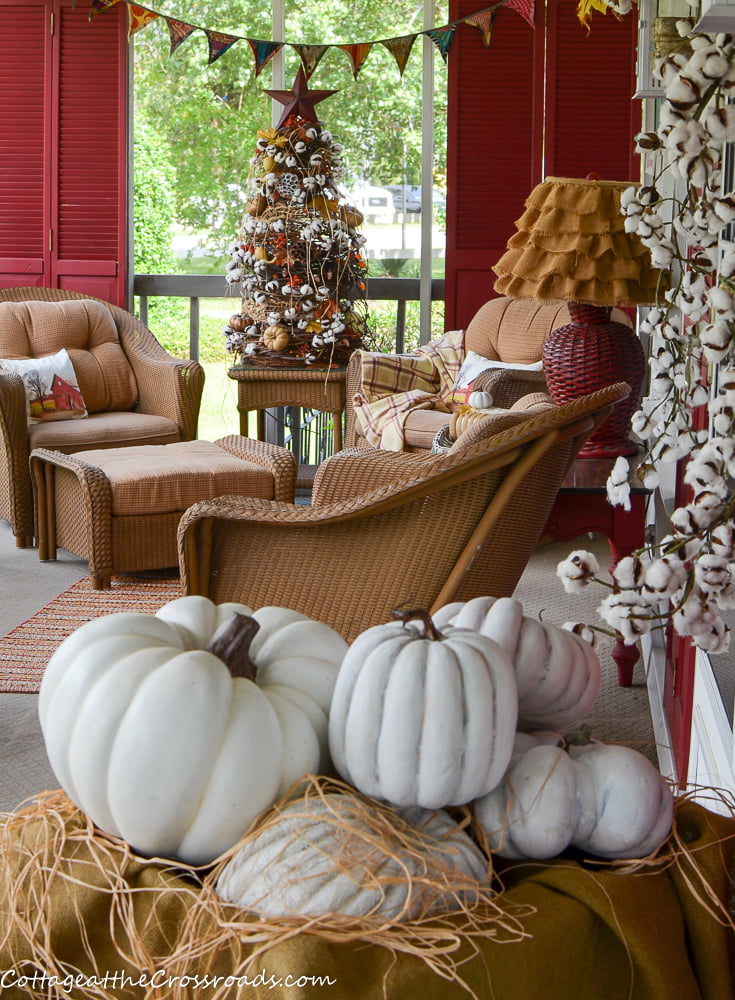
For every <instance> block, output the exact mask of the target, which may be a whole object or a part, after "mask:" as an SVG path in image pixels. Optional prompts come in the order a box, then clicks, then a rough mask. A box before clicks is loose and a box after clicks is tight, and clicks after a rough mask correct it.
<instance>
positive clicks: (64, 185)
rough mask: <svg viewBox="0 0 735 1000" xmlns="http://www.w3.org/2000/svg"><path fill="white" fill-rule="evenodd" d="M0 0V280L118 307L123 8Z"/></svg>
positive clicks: (122, 248) (122, 226)
mask: <svg viewBox="0 0 735 1000" xmlns="http://www.w3.org/2000/svg"><path fill="white" fill-rule="evenodd" d="M88 12H89V3H88V2H86V3H85V2H83V0H77V3H76V6H73V4H72V2H59V0H26V2H25V3H17V2H10V0H0V93H1V94H2V101H1V102H0V286H2V287H8V286H13V285H28V284H33V285H45V286H47V287H60V288H69V289H73V290H77V291H81V292H86V293H89V294H90V295H99V296H100V297H101V298H105V299H108V300H110V301H112V302H115V303H117V304H119V305H123V306H124V305H125V303H126V298H127V296H126V293H127V288H126V257H127V222H126V218H127V110H126V104H127V38H126V31H127V20H126V14H127V7H126V5H125V4H120V5H119V7H114V8H112V9H111V10H110V11H107V12H105V13H103V14H100V15H99V16H98V17H96V18H95V19H94V20H93V21H91V22H90V21H89V19H88Z"/></svg>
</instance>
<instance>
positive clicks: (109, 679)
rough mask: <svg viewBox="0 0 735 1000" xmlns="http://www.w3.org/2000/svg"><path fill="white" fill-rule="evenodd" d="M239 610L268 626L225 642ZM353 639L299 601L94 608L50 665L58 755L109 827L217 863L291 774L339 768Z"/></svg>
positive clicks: (48, 737)
mask: <svg viewBox="0 0 735 1000" xmlns="http://www.w3.org/2000/svg"><path fill="white" fill-rule="evenodd" d="M236 615H238V616H245V617H244V618H242V617H241V618H235V616H236ZM251 616H252V617H251ZM253 621H254V622H255V623H256V624H255V625H252V624H251V625H250V626H248V624H247V623H252V622H253ZM230 622H233V623H234V622H240V623H241V624H243V625H245V631H246V632H247V631H248V630H249V629H251V630H254V629H256V627H257V632H256V633H255V636H254V638H253V637H252V635H246V636H245V637H244V640H243V641H242V642H241V643H240V645H239V649H238V642H239V641H240V640H239V639H238V641H236V642H235V648H234V649H229V650H227V649H222V648H221V646H222V640H221V635H222V633H223V631H224V632H228V631H229V630H230V629H231V626H230V625H229V624H228V623H230ZM218 630H219V632H218ZM346 650H347V644H346V642H345V641H344V640H343V639H342V638H341V636H339V635H338V634H337V633H336V632H335V631H334V630H333V629H331V628H329V626H327V625H323V624H321V623H319V622H315V621H312V620H310V619H309V618H307V617H306V616H305V615H302V614H299V613H298V612H295V611H289V610H287V609H284V608H272V607H270V608H261V609H260V610H259V611H257V612H255V613H253V612H252V611H251V610H250V609H249V608H247V607H246V606H245V605H241V604H222V605H215V604H213V603H212V602H211V601H209V600H207V599H206V598H203V597H193V596H192V597H182V598H179V599H178V600H175V601H172V602H170V603H169V604H166V605H165V606H164V607H163V608H161V609H160V611H158V612H157V613H156V614H155V615H146V614H138V613H133V612H122V613H119V614H111V615H104V616H102V617H100V618H96V619H93V620H92V621H90V622H87V623H86V624H84V625H82V626H81V627H80V628H78V629H77V630H76V631H75V632H73V633H72V634H71V635H70V636H69V637H68V638H67V639H65V640H64V642H63V643H62V644H61V645H60V646H59V648H58V649H57V650H56V652H55V653H54V654H53V656H52V657H51V659H50V661H49V664H48V667H47V668H46V671H45V674H44V677H43V681H42V684H41V689H40V694H39V716H40V721H41V728H42V731H43V735H44V739H45V742H46V751H47V754H48V758H49V761H50V763H51V766H52V768H53V770H54V773H55V774H56V777H57V778H58V780H59V782H60V783H61V785H62V786H63V788H64V789H65V790H66V792H67V794H68V795H69V797H70V798H71V799H72V800H73V801H74V802H75V803H76V804H77V805H78V806H79V808H80V809H82V810H84V811H85V812H86V813H87V814H88V815H89V816H90V817H91V818H92V820H93V821H94V822H95V823H96V824H97V825H98V826H99V827H100V828H101V829H103V830H106V831H107V832H108V833H112V834H115V835H117V836H119V837H121V838H123V839H124V840H126V841H128V842H129V843H130V844H132V845H133V847H134V848H135V849H136V850H138V851H139V852H141V853H142V854H145V855H161V856H164V857H178V858H181V859H182V860H184V861H187V862H189V863H191V864H204V863H207V862H209V861H211V860H212V859H213V858H215V857H217V855H219V854H221V853H222V852H223V851H225V850H227V849H228V848H229V847H231V846H232V845H233V844H234V843H235V842H236V841H237V840H238V839H239V837H241V836H242V834H243V832H244V831H245V830H246V829H247V827H248V826H249V825H250V823H251V822H252V820H253V819H255V817H256V816H258V815H259V813H261V812H262V811H263V810H264V809H266V808H268V807H269V806H270V805H271V804H272V803H273V802H274V801H275V800H276V799H277V798H278V797H280V796H281V795H283V793H284V792H285V791H286V789H287V788H288V787H289V786H290V785H291V783H292V782H294V781H295V780H297V779H298V778H300V777H301V776H302V775H303V774H305V773H306V772H312V771H313V772H318V771H323V770H326V769H328V768H329V765H330V762H329V750H328V712H329V703H330V700H331V696H332V690H333V687H334V682H335V680H336V677H337V672H338V669H339V665H340V663H341V661H342V658H343V656H344V654H345V652H346ZM250 657H252V660H251V659H250ZM225 661H226V662H225ZM237 663H240V664H241V666H243V665H244V666H243V669H239V668H238V666H237V665H236V664H237ZM238 672H239V673H240V674H241V676H234V675H235V674H237V673H238Z"/></svg>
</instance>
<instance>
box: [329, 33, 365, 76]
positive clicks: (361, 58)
mask: <svg viewBox="0 0 735 1000" xmlns="http://www.w3.org/2000/svg"><path fill="white" fill-rule="evenodd" d="M336 47H337V48H338V49H342V51H343V52H346V53H347V55H348V56H349V57H350V62H351V63H352V75H353V76H354V78H355V79H357V74H358V73H359V72H360V70H361V69H362V67H363V65H364V63H365V60H366V59H367V57H368V56H369V55H370V53H371V52H372V48H373V43H372V42H359V43H357V44H354V45H337V46H336Z"/></svg>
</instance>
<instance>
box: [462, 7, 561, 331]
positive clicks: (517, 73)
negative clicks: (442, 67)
mask: <svg viewBox="0 0 735 1000" xmlns="http://www.w3.org/2000/svg"><path fill="white" fill-rule="evenodd" d="M477 9H478V6H477V3H476V2H472V0H454V2H452V3H450V18H451V20H452V21H456V20H458V19H459V18H461V17H463V16H466V15H467V14H470V13H473V12H475V11H476V10H477ZM540 54H541V55H543V53H542V52H541V53H540ZM538 61H539V50H538V43H537V40H536V35H535V32H534V30H533V29H532V28H531V27H530V25H529V24H528V23H527V22H526V21H524V20H523V18H521V17H520V16H519V15H518V14H517V13H515V11H511V10H504V9H502V8H501V9H499V10H498V11H497V12H496V13H495V17H494V23H493V29H492V40H491V43H490V47H489V48H485V46H484V44H483V42H482V36H481V35H480V32H479V31H478V30H477V29H476V28H474V27H470V26H469V25H461V26H460V27H459V29H458V30H457V33H456V36H455V39H454V42H453V44H452V50H451V53H450V56H449V73H448V106H449V112H448V121H447V177H448V186H447V261H446V283H445V296H446V319H445V322H446V325H447V328H449V329H459V328H462V327H464V326H466V325H467V323H468V322H469V320H470V319H471V318H472V316H473V315H474V313H475V312H476V311H477V309H478V308H479V307H480V306H481V305H482V303H483V302H486V301H487V299H489V298H490V297H491V296H492V294H493V291H492V288H493V281H494V278H495V275H494V274H493V272H492V271H491V270H490V267H491V265H492V264H494V263H495V261H496V260H497V259H498V258H499V257H500V255H501V254H502V253H503V251H504V250H505V246H506V242H507V240H508V237H509V236H511V235H512V233H513V232H514V231H515V226H514V222H515V220H516V219H517V218H518V217H519V216H520V214H521V212H522V211H523V202H524V199H525V198H526V197H527V195H528V192H529V191H530V189H531V187H532V186H533V184H534V183H535V179H536V177H537V176H538V174H539V171H540V166H539V162H540V159H539V158H540V149H541V146H540V139H541V117H540V111H541V108H542V105H541V104H540V103H539V95H540V94H542V89H541V88H540V87H539V86H538V85H537V83H536V81H537V77H538V76H539V72H540V67H539V65H538ZM542 65H543V64H542V63H541V66H542Z"/></svg>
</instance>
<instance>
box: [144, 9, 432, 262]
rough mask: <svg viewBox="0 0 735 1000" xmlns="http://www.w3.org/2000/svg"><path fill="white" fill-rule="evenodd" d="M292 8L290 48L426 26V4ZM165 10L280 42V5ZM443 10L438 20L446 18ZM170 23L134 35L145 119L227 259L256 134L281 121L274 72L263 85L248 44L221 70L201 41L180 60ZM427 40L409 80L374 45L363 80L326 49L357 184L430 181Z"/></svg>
mask: <svg viewBox="0 0 735 1000" xmlns="http://www.w3.org/2000/svg"><path fill="white" fill-rule="evenodd" d="M293 6H294V9H293V10H290V9H289V11H288V16H287V23H286V39H285V40H286V41H288V42H300V43H309V44H316V43H327V42H330V43H338V42H342V43H346V42H356V41H363V40H369V41H373V40H377V39H381V38H391V37H394V36H396V35H402V34H406V33H411V32H415V31H420V30H421V27H422V22H421V16H422V15H421V11H422V4H421V3H417V2H416V0H395V2H394V3H392V4H390V5H387V4H385V2H384V0H364V2H360V3H358V2H356V0H332V2H330V3H329V4H324V3H322V2H316V0H307V2H303V3H300V4H298V5H293ZM156 9H157V10H159V11H160V12H161V13H164V14H168V15H170V16H172V17H174V16H175V17H178V18H182V19H184V20H186V21H187V22H188V23H192V24H197V25H199V26H201V27H206V28H211V29H214V30H217V31H223V32H231V33H233V34H237V35H241V36H248V37H254V38H265V39H268V38H270V37H271V28H270V8H269V6H268V5H262V9H261V10H259V11H257V10H256V11H253V10H252V5H251V4H250V3H246V2H245V0H200V2H190V3H189V4H188V5H187V7H186V10H185V11H182V9H181V6H180V0H161V2H160V3H159V4H157V6H156ZM446 16H447V14H446V4H441V5H436V15H435V17H436V23H438V24H441V23H442V20H443V19H446ZM169 44H170V39H169V35H168V31H167V29H166V25H165V22H164V21H163V19H160V20H159V21H157V22H155V23H154V24H152V25H150V26H149V27H147V28H146V29H145V30H144V31H142V32H140V33H139V34H138V35H136V36H135V92H136V122H137V121H138V119H139V118H140V117H142V118H143V119H144V120H145V121H146V122H147V123H148V125H149V127H150V128H156V129H157V130H158V131H159V133H160V137H161V141H162V142H163V144H164V147H165V148H167V149H168V150H169V151H170V157H171V162H172V165H173V167H174V170H175V187H174V195H175V213H174V214H175V218H176V220H177V221H178V222H180V223H181V224H183V225H185V226H187V227H189V228H190V229H192V230H195V231H197V232H201V233H204V234H206V236H207V243H208V244H209V246H210V248H211V249H212V250H213V251H214V252H217V253H221V254H223V255H224V254H225V253H226V247H227V245H228V244H229V242H230V240H231V239H232V237H233V236H235V235H236V234H237V232H238V230H239V225H240V221H241V218H242V214H243V210H244V206H245V202H246V199H247V197H248V195H249V192H250V166H249V164H250V160H251V157H252V145H253V138H252V137H253V136H254V135H255V132H256V130H257V128H259V127H260V126H261V125H262V123H263V121H264V120H265V121H267V120H269V118H270V99H269V98H268V97H267V96H266V95H265V94H264V93H263V91H264V89H266V88H268V87H270V86H271V74H270V71H269V68H268V67H266V69H265V70H264V71H263V72H262V73H261V75H260V76H259V77H257V78H256V77H255V70H254V59H253V55H252V52H251V50H250V46H249V45H248V44H247V43H246V42H244V41H241V42H237V43H236V44H235V45H233V46H232V47H231V48H230V49H229V50H228V51H227V52H225V53H224V55H222V56H221V57H220V58H219V59H217V60H216V61H215V62H214V63H213V64H212V65H211V66H208V65H207V55H208V52H207V44H206V38H205V36H204V34H203V33H202V32H199V31H197V32H195V33H194V34H193V35H192V36H191V37H190V38H188V39H187V40H186V41H185V42H183V43H182V44H181V45H180V46H179V48H178V49H177V50H176V52H175V53H174V55H173V56H169ZM420 50H421V39H420V38H419V39H418V40H417V42H416V44H415V46H414V51H413V52H412V54H411V56H410V58H409V60H408V65H407V67H406V71H405V73H404V76H403V78H401V76H400V74H399V72H398V67H397V65H396V62H395V59H394V58H393V56H392V55H391V53H390V52H388V50H387V49H386V48H385V47H384V46H382V45H375V46H373V48H372V50H371V52H370V55H369V57H368V59H367V60H366V62H365V64H364V66H363V68H362V70H361V72H360V75H359V78H358V80H357V81H355V80H354V79H353V75H352V68H351V64H350V62H349V59H348V57H347V55H346V54H345V53H344V52H341V51H340V50H338V49H336V48H331V49H329V50H328V51H327V53H326V55H325V56H324V57H323V59H322V60H321V62H320V63H319V65H318V67H317V69H316V70H315V72H314V75H313V76H312V78H311V80H310V85H311V87H313V88H314V89H334V90H337V91H338V93H337V94H335V95H334V97H332V98H331V99H330V102H329V126H330V130H331V131H332V132H333V134H334V135H335V137H336V138H337V139H339V141H340V142H342V143H343V144H344V146H345V156H344V159H345V165H346V167H347V171H348V173H347V181H348V182H349V183H355V182H356V181H357V180H358V179H360V180H366V181H371V182H373V183H379V184H390V183H402V182H403V181H404V179H405V181H406V182H407V183H409V184H416V183H418V182H419V164H420V149H421V100H420V95H421V71H422V66H421V55H420ZM284 51H285V53H286V55H285V58H286V69H285V79H286V85H287V86H290V85H291V83H292V81H293V79H294V78H295V76H296V72H297V70H298V68H299V65H300V60H299V57H298V55H297V54H296V52H295V51H294V50H293V49H291V48H290V47H289V46H286V49H285V50H284ZM435 68H436V74H437V84H436V88H435V89H436V92H437V93H443V92H444V91H445V89H446V88H445V73H446V70H445V67H444V64H443V62H442V60H441V58H440V57H439V56H438V54H437V56H436V57H435ZM445 119H446V116H445V115H444V114H442V113H437V115H436V125H437V131H436V144H435V145H436V154H435V160H436V162H435V176H441V175H443V172H444V163H445V147H446V120H445Z"/></svg>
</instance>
